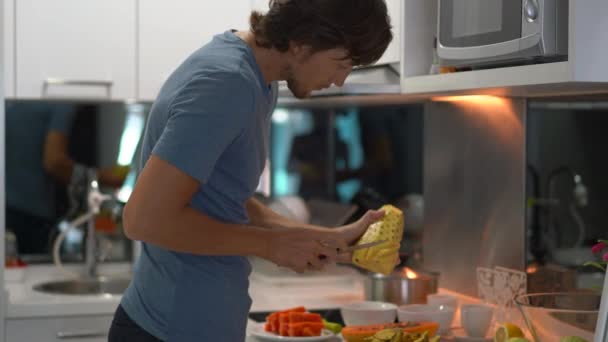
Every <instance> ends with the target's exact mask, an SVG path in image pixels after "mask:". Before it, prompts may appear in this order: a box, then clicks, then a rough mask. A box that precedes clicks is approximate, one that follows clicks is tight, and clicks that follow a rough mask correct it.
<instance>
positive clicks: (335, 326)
mask: <svg viewBox="0 0 608 342" xmlns="http://www.w3.org/2000/svg"><path fill="white" fill-rule="evenodd" d="M323 325H324V326H325V329H327V330H329V331H331V332H333V333H334V334H339V333H340V332H341V331H342V328H343V327H342V324H340V323H334V322H328V321H326V320H323Z"/></svg>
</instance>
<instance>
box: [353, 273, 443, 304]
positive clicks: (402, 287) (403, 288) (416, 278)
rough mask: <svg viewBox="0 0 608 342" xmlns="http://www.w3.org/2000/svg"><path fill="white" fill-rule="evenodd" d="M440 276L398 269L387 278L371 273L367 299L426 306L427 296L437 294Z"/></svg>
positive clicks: (366, 294) (366, 289)
mask: <svg viewBox="0 0 608 342" xmlns="http://www.w3.org/2000/svg"><path fill="white" fill-rule="evenodd" d="M438 280H439V274H438V273H434V272H423V271H415V270H412V269H409V268H405V267H404V268H397V269H395V271H393V273H391V274H390V275H388V276H386V275H383V274H380V273H369V274H368V276H367V279H366V280H365V298H366V300H371V301H380V302H388V303H393V304H397V305H403V304H426V300H427V299H426V298H427V295H429V294H432V293H437V287H438Z"/></svg>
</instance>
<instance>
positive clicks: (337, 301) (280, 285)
mask: <svg viewBox="0 0 608 342" xmlns="http://www.w3.org/2000/svg"><path fill="white" fill-rule="evenodd" d="M252 264H253V266H254V271H253V273H252V274H251V277H250V291H249V292H250V296H251V298H252V308H251V312H265V311H277V310H283V309H286V308H290V307H295V306H300V305H303V306H305V307H306V308H307V309H310V310H320V309H335V308H339V307H341V306H342V305H344V304H347V303H351V302H357V301H362V300H364V288H363V282H364V277H363V276H362V275H361V274H359V273H358V272H357V271H355V270H354V269H352V268H348V267H339V266H336V267H335V268H332V269H330V270H328V271H327V272H324V273H317V274H314V273H310V274H305V275H298V274H295V273H292V272H286V271H283V270H277V269H276V267H272V266H269V265H267V264H264V263H263V262H262V263H260V262H259V261H254V262H252ZM75 269H77V268H73V269H72V270H75ZM129 270H130V265H129V264H115V265H103V266H102V267H101V268H100V273H101V274H102V275H108V276H111V275H115V276H116V277H120V276H122V277H124V276H125V275H126V274H128V273H129ZM64 279H66V277H65V276H64V275H62V274H60V273H58V271H57V270H56V268H55V267H54V266H50V265H47V266H29V267H28V268H27V270H26V273H25V277H24V279H23V281H22V282H7V284H6V288H7V290H8V292H9V303H8V307H7V317H6V318H7V319H9V320H12V319H24V318H35V317H39V318H40V317H47V318H52V317H66V316H86V315H112V314H113V313H114V310H115V309H116V307H117V306H118V304H119V303H120V300H121V296H120V295H114V296H112V295H102V296H77V295H54V294H46V293H41V292H38V291H34V290H33V289H32V287H33V286H34V285H36V284H39V283H42V282H47V281H52V280H64ZM440 292H441V293H447V294H452V295H455V296H457V297H459V299H460V302H461V304H463V303H473V302H477V301H478V300H477V299H476V298H472V297H466V296H462V295H460V294H457V293H453V292H450V291H447V290H443V289H441V290H440ZM459 321H460V319H459V317H458V313H457V317H455V319H454V322H455V323H458V322H459ZM249 323H250V326H249V327H248V331H250V329H251V328H253V326H254V325H258V324H259V323H256V322H254V321H252V320H250V322H249ZM456 325H459V324H456ZM328 341H329V342H334V341H340V339H338V338H336V339H333V340H328ZM247 342H259V340H258V339H256V338H255V337H252V336H250V334H249V333H248V338H247Z"/></svg>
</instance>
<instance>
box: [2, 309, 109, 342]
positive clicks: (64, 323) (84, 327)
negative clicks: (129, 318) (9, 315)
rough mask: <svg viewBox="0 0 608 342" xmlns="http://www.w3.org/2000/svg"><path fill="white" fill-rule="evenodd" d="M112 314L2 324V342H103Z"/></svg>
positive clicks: (106, 335)
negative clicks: (4, 327)
mask: <svg viewBox="0 0 608 342" xmlns="http://www.w3.org/2000/svg"><path fill="white" fill-rule="evenodd" d="M111 322H112V315H95V316H78V317H52V318H51V317H49V318H31V319H15V320H11V319H9V320H7V321H6V342H24V341H28V342H60V341H66V340H68V341H70V342H107V340H108V330H109V329H110V324H111Z"/></svg>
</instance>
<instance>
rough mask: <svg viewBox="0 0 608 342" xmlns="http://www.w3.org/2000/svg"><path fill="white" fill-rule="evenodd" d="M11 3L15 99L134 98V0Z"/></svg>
mask: <svg viewBox="0 0 608 342" xmlns="http://www.w3.org/2000/svg"><path fill="white" fill-rule="evenodd" d="M15 6H16V9H15V10H16V11H15V13H16V16H15V22H16V35H15V37H16V39H15V44H16V46H15V48H16V59H15V64H16V96H17V97H18V98H26V99H27V98H32V99H38V98H47V97H49V98H55V97H69V98H72V99H74V98H75V99H78V98H96V99H111V100H125V99H133V98H135V96H136V90H135V89H136V78H135V71H136V46H137V44H136V0H104V1H93V0H86V1H83V0H54V1H47V0H18V1H16V2H15ZM163 19H164V20H167V19H166V18H163Z"/></svg>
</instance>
